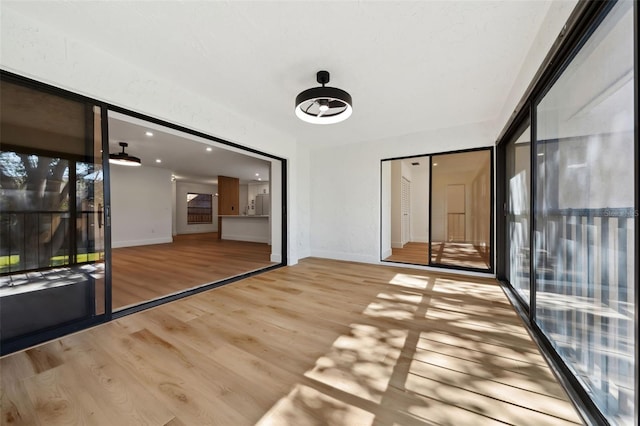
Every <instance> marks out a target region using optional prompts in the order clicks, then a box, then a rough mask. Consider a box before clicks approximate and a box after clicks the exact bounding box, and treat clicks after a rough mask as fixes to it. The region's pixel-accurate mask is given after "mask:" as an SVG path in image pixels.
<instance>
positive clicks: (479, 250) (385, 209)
mask: <svg viewBox="0 0 640 426" xmlns="http://www.w3.org/2000/svg"><path fill="white" fill-rule="evenodd" d="M492 167H493V150H492V149H491V148H478V149H470V150H464V151H456V152H448V153H438V154H433V155H422V156H414V157H407V158H397V159H389V160H382V162H381V197H380V199H381V213H382V214H381V238H380V241H381V253H380V258H381V260H383V261H386V262H396V263H407V264H412V265H425V266H439V267H444V268H452V269H465V270H476V271H482V272H487V271H491V270H492V268H493V254H492V253H493V250H492V241H493V226H492V224H493V207H492V203H493V187H492V181H493V178H492V176H493V169H492Z"/></svg>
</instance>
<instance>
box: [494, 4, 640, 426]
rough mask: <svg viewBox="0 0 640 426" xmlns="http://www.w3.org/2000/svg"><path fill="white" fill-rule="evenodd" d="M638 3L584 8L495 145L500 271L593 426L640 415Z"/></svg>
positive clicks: (629, 420) (628, 421) (624, 422)
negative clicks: (499, 176)
mask: <svg viewBox="0 0 640 426" xmlns="http://www.w3.org/2000/svg"><path fill="white" fill-rule="evenodd" d="M635 8H637V3H635V2H632V1H629V0H621V1H617V2H606V3H605V2H603V3H592V4H588V5H585V6H584V8H583V9H582V10H583V11H582V15H581V16H584V17H585V18H584V19H585V21H586V23H584V24H582V26H578V27H577V28H579V29H577V30H575V31H576V34H568V35H566V36H565V37H566V38H567V39H568V40H572V41H570V42H567V43H568V46H569V47H567V48H566V49H565V50H561V52H563V53H562V54H561V55H562V56H561V57H560V59H554V62H553V63H552V65H550V66H549V67H550V68H549V71H548V77H547V78H542V79H541V80H540V81H539V82H538V83H536V85H535V87H534V88H533V92H532V95H530V97H529V99H528V100H527V101H526V102H525V103H524V105H525V106H524V108H523V111H522V112H521V113H519V114H518V115H517V118H516V121H515V122H514V124H513V125H512V126H511V129H520V130H511V129H508V131H507V133H506V136H505V137H504V138H503V140H502V141H501V143H500V147H499V158H500V161H501V163H500V168H501V170H500V171H501V172H503V173H504V181H502V179H501V181H500V182H499V184H500V186H501V189H502V192H501V194H500V195H501V197H502V198H501V199H500V202H503V203H504V216H503V218H502V219H500V222H499V225H498V226H499V227H500V230H501V232H502V235H503V237H504V238H501V242H502V244H503V245H502V247H503V250H501V251H502V254H501V262H500V265H501V267H500V268H499V270H498V275H499V277H500V278H502V279H504V280H506V281H508V283H509V284H510V285H511V287H512V288H513V291H514V292H515V294H516V295H517V296H518V299H519V300H520V302H522V307H523V308H524V311H528V312H527V315H528V319H529V321H530V325H531V327H532V329H533V330H534V331H535V332H536V333H537V334H538V336H539V337H540V341H541V342H542V343H543V348H545V349H546V351H547V353H548V354H549V357H550V359H551V360H553V362H554V363H555V364H556V366H557V367H558V370H559V371H561V372H562V373H563V376H564V377H565V379H566V383H569V384H570V385H571V386H572V388H573V390H574V392H573V393H572V394H573V395H575V396H576V399H577V400H579V401H580V403H581V404H582V406H581V408H583V409H584V410H583V413H585V416H586V417H588V418H589V419H590V421H591V422H593V423H594V424H614V425H633V424H637V420H636V419H637V415H638V413H637V399H638V395H637V392H638V389H637V387H638V366H637V359H638V350H637V341H636V336H637V327H638V323H637V318H638V314H637V300H638V296H637V291H638V287H637V282H638V281H637V280H638V271H637V268H638V253H637V251H636V250H637V246H638V241H637V235H638V230H637V226H638V187H637V185H638V183H637V179H638V176H637V173H638V151H637V150H638V145H637V137H638V129H637V127H636V126H637V114H638V112H637V110H636V108H637V103H636V102H637V81H636V79H637V77H636V69H635V63H634V61H637V57H635V56H636V55H637V46H634V43H635V42H634V40H635V36H634V31H637V29H634V13H635V14H636V16H637V14H638V11H637V10H635ZM589 22H590V23H589ZM636 25H637V24H636ZM634 94H635V99H634ZM529 109H530V111H528V110H529ZM529 121H530V122H531V126H529ZM529 141H532V143H530V142H529ZM530 193H531V194H532V196H531V197H530V196H529V194H530ZM532 219H533V224H531V223H530V221H531V220H532ZM530 230H532V231H533V232H531V233H530Z"/></svg>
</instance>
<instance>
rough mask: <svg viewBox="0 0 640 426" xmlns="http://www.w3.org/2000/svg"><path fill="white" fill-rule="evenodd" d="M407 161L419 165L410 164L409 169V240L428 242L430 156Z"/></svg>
mask: <svg viewBox="0 0 640 426" xmlns="http://www.w3.org/2000/svg"><path fill="white" fill-rule="evenodd" d="M405 161H406V162H408V163H411V162H419V163H420V165H419V166H410V167H411V168H410V171H411V241H412V242H414V243H428V242H429V161H431V160H430V158H413V159H408V160H405Z"/></svg>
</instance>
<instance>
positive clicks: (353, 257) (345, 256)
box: [311, 250, 380, 263]
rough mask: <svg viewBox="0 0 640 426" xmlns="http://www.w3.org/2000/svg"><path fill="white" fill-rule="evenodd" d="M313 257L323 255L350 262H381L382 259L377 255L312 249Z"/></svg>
mask: <svg viewBox="0 0 640 426" xmlns="http://www.w3.org/2000/svg"><path fill="white" fill-rule="evenodd" d="M311 256H312V257H322V258H325V259H335V260H346V261H348V262H361V263H379V262H380V259H378V258H377V257H373V256H369V255H364V254H355V253H344V252H336V251H331V250H311Z"/></svg>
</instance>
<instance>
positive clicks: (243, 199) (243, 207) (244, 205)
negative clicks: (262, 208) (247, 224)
mask: <svg viewBox="0 0 640 426" xmlns="http://www.w3.org/2000/svg"><path fill="white" fill-rule="evenodd" d="M239 197H240V201H239V204H238V208H239V209H240V214H241V215H243V214H248V213H249V210H248V207H249V185H247V184H246V183H243V184H240V189H239Z"/></svg>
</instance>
